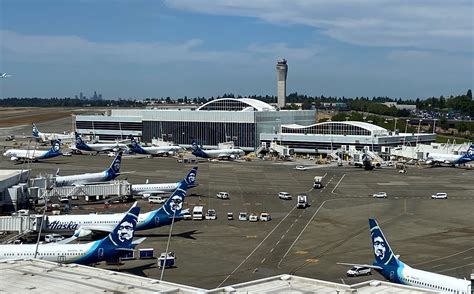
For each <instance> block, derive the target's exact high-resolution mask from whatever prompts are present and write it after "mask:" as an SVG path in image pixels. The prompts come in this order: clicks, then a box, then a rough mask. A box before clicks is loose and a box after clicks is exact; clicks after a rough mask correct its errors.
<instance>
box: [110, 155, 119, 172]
mask: <svg viewBox="0 0 474 294" xmlns="http://www.w3.org/2000/svg"><path fill="white" fill-rule="evenodd" d="M120 163H121V160H120V158H117V160H115V162H114V164H113V165H112V169H113V170H114V172H118V171H119V170H120Z"/></svg>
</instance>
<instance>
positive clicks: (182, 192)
mask: <svg viewBox="0 0 474 294" xmlns="http://www.w3.org/2000/svg"><path fill="white" fill-rule="evenodd" d="M197 169H198V168H197V167H193V169H191V171H190V172H189V173H188V174H187V175H186V177H185V178H184V179H183V180H182V181H180V182H179V184H178V188H176V190H175V191H174V192H173V194H171V196H170V197H169V198H168V200H166V202H165V203H164V204H163V206H162V207H161V209H159V210H162V211H163V212H164V213H166V214H167V215H169V216H173V214H174V213H175V216H179V215H180V214H181V209H182V208H183V203H184V198H185V197H186V191H187V189H188V188H190V187H191V186H194V183H195V182H196V175H197Z"/></svg>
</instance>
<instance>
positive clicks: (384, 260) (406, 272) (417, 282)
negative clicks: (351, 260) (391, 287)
mask: <svg viewBox="0 0 474 294" xmlns="http://www.w3.org/2000/svg"><path fill="white" fill-rule="evenodd" d="M369 227H370V237H371V239H372V244H373V250H374V255H375V261H374V263H373V265H367V264H348V263H340V264H345V265H357V266H363V267H369V268H372V269H375V270H377V271H378V272H379V273H380V274H381V275H383V276H384V277H385V278H386V279H387V280H389V281H391V282H394V283H399V284H405V285H409V286H417V287H421V288H428V289H432V290H435V291H439V292H443V293H456V294H469V293H471V289H470V288H471V282H470V281H467V280H463V279H457V278H454V277H449V276H445V275H440V274H436V273H432V272H427V271H422V270H418V269H414V268H412V267H410V266H408V265H407V264H405V263H403V262H401V261H400V260H399V259H398V256H397V255H394V253H393V251H392V249H391V248H390V245H388V242H387V239H385V236H384V234H383V233H382V230H381V229H380V227H379V225H378V224H377V221H376V220H375V219H369Z"/></svg>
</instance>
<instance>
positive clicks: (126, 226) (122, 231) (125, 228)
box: [117, 221, 134, 242]
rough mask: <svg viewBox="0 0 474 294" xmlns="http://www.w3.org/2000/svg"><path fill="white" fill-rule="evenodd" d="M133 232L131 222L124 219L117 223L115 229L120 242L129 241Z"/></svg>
mask: <svg viewBox="0 0 474 294" xmlns="http://www.w3.org/2000/svg"><path fill="white" fill-rule="evenodd" d="M133 232H134V231H133V224H132V223H130V222H128V221H124V222H123V223H121V224H120V225H119V228H118V230H117V235H118V239H119V240H120V242H125V241H129V240H131V239H132V238H133Z"/></svg>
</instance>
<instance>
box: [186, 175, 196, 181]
mask: <svg viewBox="0 0 474 294" xmlns="http://www.w3.org/2000/svg"><path fill="white" fill-rule="evenodd" d="M186 181H187V182H188V184H194V182H195V181H196V173H190V174H189V175H188V178H187V179H186Z"/></svg>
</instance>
